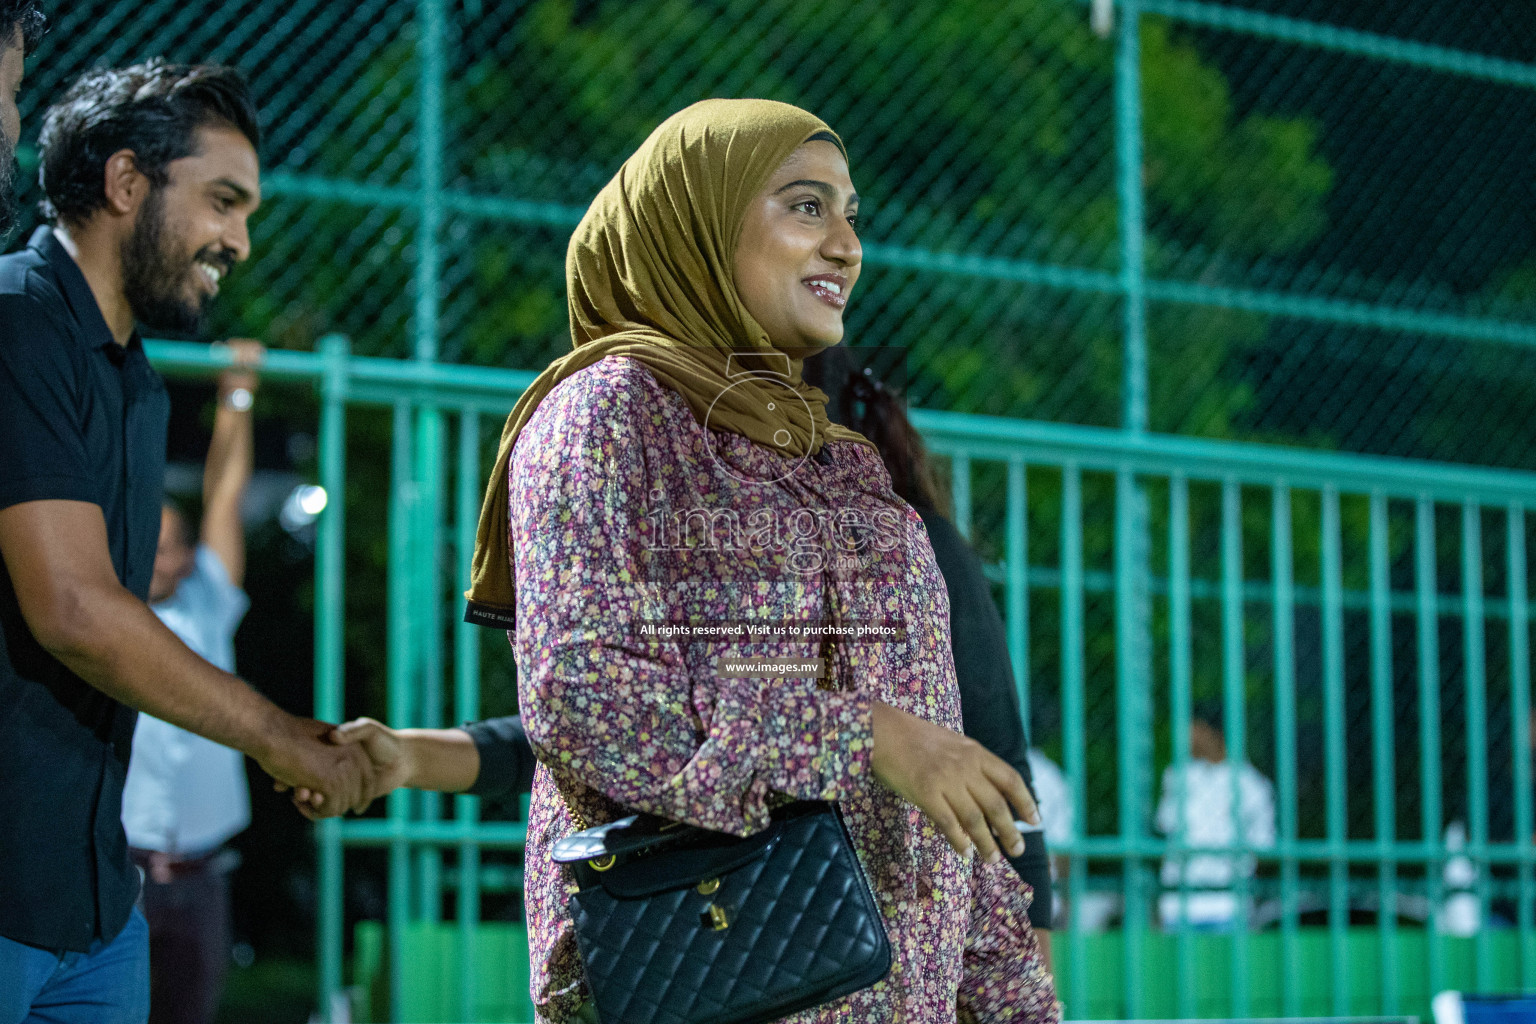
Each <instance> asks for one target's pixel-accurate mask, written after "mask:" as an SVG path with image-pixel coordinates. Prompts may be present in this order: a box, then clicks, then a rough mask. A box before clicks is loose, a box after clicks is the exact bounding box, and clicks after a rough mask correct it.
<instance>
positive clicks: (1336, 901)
mask: <svg viewBox="0 0 1536 1024" xmlns="http://www.w3.org/2000/svg"><path fill="white" fill-rule="evenodd" d="M1322 513H1323V524H1322V530H1323V536H1322V541H1323V565H1322V569H1323V745H1324V749H1323V765H1324V771H1325V773H1326V775H1327V798H1326V802H1327V812H1326V817H1327V824H1328V847H1329V850H1330V858H1329V863H1328V936H1329V953H1330V956H1331V959H1332V961H1333V974H1332V984H1331V985H1330V1005H1331V1008H1332V1009H1331V1012H1332V1013H1333V1015H1334V1016H1335V1017H1343V1016H1345V1015H1347V1014H1348V1013H1349V874H1348V872H1349V865H1348V863H1347V862H1346V861H1345V859H1344V843H1345V840H1346V839H1347V838H1348V829H1349V820H1348V818H1346V817H1345V803H1344V777H1345V768H1346V764H1347V761H1346V758H1345V748H1344V581H1343V575H1344V565H1343V554H1342V551H1341V542H1340V536H1339V533H1340V528H1339V489H1338V488H1337V487H1336V486H1334V485H1332V484H1329V485H1327V486H1325V487H1324V488H1323V490H1322Z"/></svg>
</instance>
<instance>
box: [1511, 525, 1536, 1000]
mask: <svg viewBox="0 0 1536 1024" xmlns="http://www.w3.org/2000/svg"><path fill="white" fill-rule="evenodd" d="M1506 524H1507V534H1508V540H1507V542H1506V547H1508V549H1509V552H1508V554H1509V572H1508V575H1509V584H1508V585H1509V708H1510V713H1511V714H1512V715H1513V716H1514V722H1513V723H1512V729H1511V732H1510V735H1511V738H1512V743H1511V746H1512V747H1513V748H1514V750H1515V751H1516V754H1515V756H1514V758H1512V760H1513V761H1514V780H1513V781H1514V786H1515V845H1516V847H1518V849H1519V853H1520V865H1519V867H1518V868H1516V878H1517V881H1518V886H1517V889H1516V893H1517V895H1516V897H1515V924H1516V926H1517V927H1518V928H1519V929H1520V943H1519V947H1520V986H1521V987H1522V988H1524V989H1526V990H1527V991H1529V990H1531V989H1532V988H1536V963H1533V962H1532V960H1533V956H1532V954H1533V951H1532V949H1531V939H1532V932H1536V920H1533V916H1536V907H1533V904H1536V884H1533V879H1532V877H1531V868H1532V861H1531V852H1532V851H1531V837H1532V833H1533V831H1536V822H1533V821H1532V818H1533V817H1536V810H1533V808H1532V806H1531V802H1532V800H1533V799H1536V795H1533V794H1532V792H1531V759H1530V758H1529V757H1521V756H1520V754H1519V753H1518V752H1519V751H1522V750H1530V749H1531V633H1530V630H1531V614H1530V595H1529V593H1528V591H1527V589H1526V588H1527V582H1528V581H1527V576H1528V573H1527V570H1526V561H1525V551H1526V546H1525V509H1524V508H1523V507H1522V506H1520V505H1518V504H1513V503H1511V504H1510V506H1509V508H1508V509H1507V511H1506Z"/></svg>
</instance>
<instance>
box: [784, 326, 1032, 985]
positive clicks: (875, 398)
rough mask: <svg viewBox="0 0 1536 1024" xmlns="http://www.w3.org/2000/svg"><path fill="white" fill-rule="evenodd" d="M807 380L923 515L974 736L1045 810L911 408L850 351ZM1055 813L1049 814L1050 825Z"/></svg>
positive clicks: (1000, 653)
mask: <svg viewBox="0 0 1536 1024" xmlns="http://www.w3.org/2000/svg"><path fill="white" fill-rule="evenodd" d="M804 373H805V379H806V381H807V382H808V383H810V384H814V385H815V386H817V387H819V388H821V389H822V390H823V391H825V392H826V393H827V416H828V417H829V418H830V419H832V420H833V421H834V422H837V423H841V424H843V425H844V426H846V427H850V428H852V429H853V430H857V431H858V432H859V433H861V434H863V435H864V436H865V437H867V438H869V439H870V440H871V441H873V442H874V443H875V446H876V447H878V448H879V449H880V456H881V459H882V460H883V461H884V462H885V467H886V469H887V470H889V472H890V474H891V485H892V487H893V489H894V490H895V491H896V493H897V494H899V495H901V497H902V498H904V499H905V500H906V501H907V503H908V504H909V505H911V506H912V507H913V508H914V509H916V510H917V513H918V515H920V516H922V518H923V525H924V526H925V527H926V528H927V530H928V542H929V543H930V544H932V545H933V554H934V558H935V560H937V562H938V564H939V571H940V572H941V573H942V574H943V576H944V583H945V586H946V588H947V589H948V591H949V629H950V637H951V644H952V646H953V648H954V658H955V679H956V681H957V682H958V683H959V685H960V713H961V717H962V719H963V721H964V728H965V734H966V735H967V736H969V737H970V738H971V739H973V740H976V741H977V742H978V743H980V744H981V745H982V746H984V747H986V748H987V749H988V750H990V751H991V752H992V753H994V754H996V755H997V756H998V757H1000V758H1002V759H1003V760H1004V761H1007V762H1008V764H1009V765H1011V766H1012V767H1013V769H1014V770H1015V771H1016V772H1018V773H1019V774H1020V775H1021V776H1023V777H1024V784H1025V785H1026V786H1028V787H1029V791H1030V796H1032V797H1034V798H1035V802H1036V804H1037V805H1039V793H1038V792H1036V787H1035V781H1034V775H1033V772H1032V771H1031V770H1030V763H1029V757H1028V751H1029V741H1028V738H1027V737H1026V736H1025V735H1024V718H1023V715H1022V714H1021V713H1020V708H1019V695H1018V691H1017V690H1016V689H1015V688H1014V679H1013V662H1012V660H1011V659H1010V658H1009V656H1008V639H1007V631H1006V628H1005V627H1004V625H1003V619H1002V616H1001V615H1000V614H998V610H997V604H996V602H994V601H993V600H992V585H991V583H990V582H989V581H988V580H987V577H986V573H985V572H984V570H983V569H982V564H981V560H980V559H979V558H977V557H976V553H975V552H974V551H972V550H971V546H970V545H969V544H967V543H966V541H965V538H964V537H962V536H961V535H960V531H959V530H957V529H956V528H955V525H954V523H952V522H950V520H949V518H948V517H947V515H946V511H947V502H945V501H944V499H943V495H942V493H941V491H940V490H939V487H938V485H937V483H936V482H935V480H934V477H933V470H932V468H931V466H930V465H929V463H928V453H927V449H926V448H925V447H924V445H923V440H922V437H921V436H920V435H919V434H918V432H917V429H916V428H915V427H913V426H912V423H911V421H910V420H908V419H907V413H906V408H905V401H904V400H903V399H902V397H901V396H900V395H899V394H898V393H897V392H896V391H895V390H894V389H893V388H891V387H888V386H887V385H886V384H885V383H884V382H883V381H881V380H880V378H878V377H877V376H875V375H874V374H873V373H872V372H870V371H868V370H865V369H861V368H860V367H859V366H858V365H857V361H856V358H855V356H854V354H853V353H852V352H851V351H850V350H849V349H846V348H842V347H834V348H829V349H827V350H826V351H824V352H823V353H822V354H821V355H820V356H819V357H818V358H816V359H807V360H806V362H805V370H804ZM1046 813H1047V812H1046V810H1045V808H1044V807H1042V808H1041V815H1042V819H1041V820H1042V821H1044V820H1045V819H1044V815H1045V814H1046ZM1019 826H1020V832H1022V833H1023V835H1024V846H1025V848H1024V853H1023V854H1021V855H1020V856H1018V857H1009V858H1008V862H1009V863H1010V864H1012V865H1013V869H1014V871H1016V872H1017V873H1018V876H1019V878H1020V879H1021V880H1022V881H1024V882H1025V883H1026V884H1027V885H1029V886H1030V887H1031V888H1032V889H1033V890H1034V902H1033V903H1032V904H1031V905H1030V909H1029V918H1030V923H1031V924H1032V925H1034V929H1035V934H1036V935H1037V936H1039V939H1040V948H1041V951H1042V952H1043V953H1044V954H1045V958H1046V963H1047V965H1050V964H1051V932H1050V928H1051V918H1052V916H1053V910H1054V906H1053V897H1052V892H1051V864H1050V854H1049V852H1048V851H1047V849H1046V842H1045V833H1044V832H1043V831H1042V830H1041V826H1038V825H1029V824H1028V823H1027V822H1020V823H1019Z"/></svg>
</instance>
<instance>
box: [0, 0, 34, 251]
mask: <svg viewBox="0 0 1536 1024" xmlns="http://www.w3.org/2000/svg"><path fill="white" fill-rule="evenodd" d="M43 25H44V19H43V13H42V11H41V10H40V9H39V8H38V5H37V0H0V245H4V244H5V241H6V239H8V238H10V236H11V230H12V229H13V228H14V227H15V226H16V193H15V188H16V171H17V167H16V139H17V136H19V135H20V134H21V114H20V112H19V111H17V109H16V94H17V92H19V91H20V89H21V79H22V76H23V74H24V73H25V70H26V69H25V68H24V67H23V63H24V61H25V58H26V56H27V54H29V53H31V52H32V49H33V48H34V47H35V46H37V42H38V40H39V39H41V38H42V35H43Z"/></svg>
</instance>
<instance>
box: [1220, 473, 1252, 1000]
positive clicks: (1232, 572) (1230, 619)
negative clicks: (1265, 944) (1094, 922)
mask: <svg viewBox="0 0 1536 1024" xmlns="http://www.w3.org/2000/svg"><path fill="white" fill-rule="evenodd" d="M1242 517H1243V491H1242V488H1241V487H1240V486H1239V485H1238V482H1237V480H1235V479H1233V478H1231V477H1228V478H1227V479H1226V480H1224V481H1223V482H1222V485H1221V640H1222V643H1221V677H1222V703H1223V705H1224V708H1223V711H1224V717H1225V719H1226V721H1225V722H1224V723H1223V729H1224V731H1225V733H1226V740H1227V764H1229V765H1230V766H1231V767H1232V771H1231V782H1232V788H1231V792H1230V793H1229V794H1228V797H1227V799H1228V800H1229V801H1230V810H1231V814H1232V822H1233V824H1234V825H1236V827H1237V836H1236V842H1234V843H1233V845H1234V846H1235V847H1236V848H1237V853H1236V858H1237V864H1238V868H1237V871H1236V872H1235V876H1236V877H1235V879H1234V881H1235V882H1236V885H1235V886H1234V889H1235V890H1236V893H1237V900H1238V908H1239V909H1238V916H1237V928H1236V929H1234V930H1233V932H1232V944H1231V965H1232V1016H1234V1017H1247V1016H1249V998H1248V926H1249V920H1248V917H1249V914H1248V898H1249V895H1250V893H1251V892H1252V888H1253V887H1252V885H1251V883H1250V882H1249V879H1248V876H1247V873H1246V872H1245V871H1244V865H1245V857H1246V854H1247V852H1248V849H1249V843H1248V835H1247V830H1246V828H1245V825H1244V821H1243V797H1242V767H1243V765H1244V764H1246V763H1247V761H1248V742H1247V740H1248V736H1247V729H1248V717H1247V715H1246V713H1245V712H1246V708H1245V703H1246V700H1247V684H1248V679H1247V666H1246V663H1245V662H1246V659H1245V657H1244V653H1245V651H1246V641H1245V638H1244V629H1243V626H1244V622H1243V615H1244V613H1243V518H1242Z"/></svg>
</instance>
